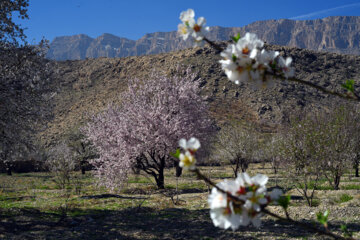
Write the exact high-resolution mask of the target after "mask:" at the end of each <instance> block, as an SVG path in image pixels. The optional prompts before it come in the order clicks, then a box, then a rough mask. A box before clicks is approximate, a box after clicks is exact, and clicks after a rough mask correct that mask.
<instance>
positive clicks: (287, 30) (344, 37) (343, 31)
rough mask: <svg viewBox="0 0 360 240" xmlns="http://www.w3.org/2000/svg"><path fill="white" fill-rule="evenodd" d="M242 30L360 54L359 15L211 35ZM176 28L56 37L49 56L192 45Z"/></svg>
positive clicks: (136, 52)
mask: <svg viewBox="0 0 360 240" xmlns="http://www.w3.org/2000/svg"><path fill="white" fill-rule="evenodd" d="M238 32H240V33H241V35H244V34H245V33H246V32H253V33H256V34H257V35H258V36H259V38H260V39H262V40H263V41H266V42H267V43H269V44H275V45H282V46H290V47H298V48H305V49H311V50H319V51H328V52H336V53H345V54H353V55H359V54H360V16H353V17H352V16H345V17H327V18H324V19H316V20H305V21H300V20H298V21H295V20H288V19H280V20H266V21H257V22H254V23H251V24H249V25H247V26H244V27H232V28H225V27H211V31H210V33H209V35H208V38H209V39H211V40H214V41H226V40H229V39H230V36H233V35H235V34H236V33H238ZM191 46H192V44H191V42H189V41H187V42H184V41H183V40H182V39H181V38H179V37H178V36H177V33H176V32H175V31H174V32H156V33H150V34H146V35H145V36H143V37H142V38H140V39H138V40H136V41H134V40H130V39H126V38H121V37H117V36H114V35H111V34H107V33H106V34H103V35H101V36H99V37H97V38H95V39H93V38H90V37H89V36H87V35H84V34H80V35H74V36H65V37H57V38H55V39H54V40H53V41H52V42H51V44H50V49H49V51H48V53H47V57H48V58H50V59H55V60H75V59H77V60H80V59H85V58H98V57H127V56H141V55H148V54H158V53H165V52H170V51H176V50H180V49H185V48H188V47H191Z"/></svg>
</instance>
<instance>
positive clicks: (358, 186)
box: [340, 184, 360, 190]
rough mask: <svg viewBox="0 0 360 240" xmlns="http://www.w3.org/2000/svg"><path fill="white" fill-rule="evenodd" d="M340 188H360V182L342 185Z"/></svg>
mask: <svg viewBox="0 0 360 240" xmlns="http://www.w3.org/2000/svg"><path fill="white" fill-rule="evenodd" d="M340 189H342V190H360V184H346V185H343V186H340Z"/></svg>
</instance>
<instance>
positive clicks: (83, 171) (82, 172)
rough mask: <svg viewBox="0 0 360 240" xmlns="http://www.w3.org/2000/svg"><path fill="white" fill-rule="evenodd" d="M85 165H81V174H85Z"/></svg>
mask: <svg viewBox="0 0 360 240" xmlns="http://www.w3.org/2000/svg"><path fill="white" fill-rule="evenodd" d="M85 171H86V170H85V167H84V166H81V174H85Z"/></svg>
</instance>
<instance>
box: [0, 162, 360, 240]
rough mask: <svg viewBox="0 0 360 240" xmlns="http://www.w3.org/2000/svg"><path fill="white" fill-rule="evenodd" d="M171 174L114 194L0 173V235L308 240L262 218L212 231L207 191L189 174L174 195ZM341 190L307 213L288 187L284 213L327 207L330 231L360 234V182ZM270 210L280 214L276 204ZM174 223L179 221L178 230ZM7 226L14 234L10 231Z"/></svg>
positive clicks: (254, 169)
mask: <svg viewBox="0 0 360 240" xmlns="http://www.w3.org/2000/svg"><path fill="white" fill-rule="evenodd" d="M201 171H202V172H203V173H204V174H206V175H208V176H209V177H210V178H211V179H212V180H213V181H215V182H219V181H221V180H222V179H224V178H230V177H232V169H231V167H230V166H223V167H201ZM258 172H259V173H265V174H267V175H268V176H269V177H270V181H269V184H268V186H269V187H273V186H274V185H275V181H274V179H275V176H274V175H273V173H272V170H271V168H270V166H267V165H265V166H262V165H261V164H253V165H251V168H250V169H249V173H250V174H255V173H258ZM174 174H175V173H174V169H169V170H167V171H166V174H165V188H166V189H165V190H158V189H156V186H155V184H154V181H153V179H152V178H149V177H147V176H145V175H132V176H130V178H129V181H128V183H127V184H126V185H125V186H124V188H123V189H121V190H120V191H116V192H109V191H108V190H106V189H104V188H98V187H96V185H95V180H94V178H93V177H92V176H91V174H90V173H87V174H86V175H81V174H79V173H74V176H76V178H77V179H78V181H76V182H72V184H70V185H69V186H68V188H67V189H65V190H61V189H59V188H58V186H57V185H56V184H55V182H54V181H53V176H52V175H51V174H50V173H26V174H15V175H14V176H6V175H0V213H1V219H2V220H1V222H0V232H2V234H0V238H4V239H18V238H19V237H20V236H21V237H20V238H22V239H33V238H35V239H37V238H47V239H55V238H56V237H57V236H58V235H57V234H58V232H57V231H58V230H59V229H61V231H62V232H63V233H64V235H62V238H64V239H73V238H82V237H84V236H85V237H88V234H90V232H88V230H86V229H87V228H86V227H93V228H94V230H96V231H99V235H98V236H104V234H105V232H106V234H108V239H113V238H120V239H121V236H122V237H124V238H132V239H154V238H155V239H156V238H168V239H181V238H190V239H199V238H200V237H202V236H201V235H199V234H203V235H204V236H207V237H209V239H211V238H221V236H227V237H228V238H229V239H231V238H236V236H238V235H237V234H240V233H241V234H242V236H245V235H246V236H247V237H248V238H249V239H269V238H274V239H297V238H301V237H303V236H305V237H309V238H310V239H311V238H312V235H311V234H308V233H306V232H304V231H301V230H298V231H297V232H296V234H295V233H294V232H293V231H292V230H289V229H288V227H287V226H286V225H281V224H280V225H279V223H275V222H274V221H273V219H271V218H264V221H265V223H264V225H267V226H265V227H264V228H261V229H253V228H249V229H250V230H249V229H240V230H239V231H236V232H232V231H223V230H220V229H216V228H214V227H213V226H212V224H211V220H210V217H209V214H208V206H207V197H208V190H209V188H208V186H207V185H206V184H205V183H204V182H203V181H201V180H198V179H196V177H195V176H194V175H193V174H192V173H190V172H184V173H183V175H182V176H181V177H180V178H179V179H178V194H177V193H176V178H175V177H174ZM279 179H280V181H279V186H280V187H284V188H285V187H286V188H288V187H289V186H290V185H291V184H289V180H288V179H286V178H281V176H280V178H279ZM324 186H326V183H324ZM346 186H352V187H353V188H354V189H352V190H351V189H350V190H344V189H342V190H339V191H333V190H317V191H316V198H317V201H318V206H317V207H311V208H310V207H308V206H307V204H306V201H305V200H304V199H302V198H301V196H300V194H299V193H298V192H297V191H296V190H295V189H289V191H288V194H291V196H292V197H293V198H294V200H293V201H292V203H291V206H290V214H291V216H292V217H294V218H295V219H299V220H302V219H305V220H315V216H316V213H317V212H318V211H324V210H325V209H329V210H330V213H331V214H330V220H331V221H332V223H333V224H334V225H331V226H332V227H333V228H334V229H338V228H339V225H340V224H344V223H345V224H348V226H349V228H350V229H351V230H353V231H356V232H357V233H356V234H357V235H356V236H358V237H360V208H359V207H360V194H359V190H357V189H358V187H359V186H360V179H358V178H354V177H353V178H349V176H346V177H345V178H344V179H343V182H342V185H341V188H346ZM75 187H77V188H78V190H79V189H80V192H79V191H77V192H76V191H75V190H74V189H75ZM345 195H346V196H345ZM344 196H345V197H344ZM344 199H345V200H346V201H345V200H344ZM271 208H272V210H273V211H275V212H277V213H279V214H282V210H281V209H280V208H279V207H276V206H272V207H271ZM89 219H90V220H89ZM124 219H125V220H124ZM114 221H115V222H116V223H115V222H114ZM142 221H144V222H143V224H142ZM154 221H157V222H162V223H163V225H165V226H166V225H168V227H165V226H163V225H161V226H160V225H158V224H157V223H156V224H155V223H154V224H155V225H154V226H153V227H151V223H152V222H154ZM187 221H188V223H187V224H185V223H186V222H187ZM24 222H26V223H27V225H26V224H25V225H24V226H28V227H24V226H23V225H21V223H24ZM110 222H113V223H112V224H111V223H110ZM179 222H183V223H182V224H180V225H179ZM192 222H194V223H192ZM95 223H96V224H95ZM34 224H35V225H36V226H37V225H38V226H39V227H38V230H37V231H33V230H31V229H33V227H34ZM72 224H73V225H74V226H77V227H78V234H75V235H74V234H73V226H72ZM170 224H172V225H171V226H170ZM174 224H175V225H176V226H175V227H174V226H173V225H174ZM193 224H199V226H201V227H202V228H203V229H205V230H206V229H208V230H209V231H210V230H211V232H207V231H205V232H204V231H200V230H199V231H198V232H197V233H191V234H192V235H189V234H190V233H189V232H187V231H186V230H189V229H188V226H187V225H193ZM136 225H138V226H137V227H136ZM54 226H59V229H58V230H56V229H57V228H54ZM193 227H195V228H197V227H198V226H197V227H196V226H193ZM14 228H15V229H17V230H16V231H15V230H12V229H14ZM175 229H178V231H175ZM59 231H60V230H59ZM189 231H190V230H189ZM190 232H191V231H190ZM100 233H102V235H101V234H100ZM143 233H144V234H143ZM160 233H161V235H159V234H160ZM245 233H246V234H245ZM243 234H245V235H243ZM95 235H96V234H95ZM89 236H90V235H89ZM96 236H97V235H96ZM90 239H98V238H97V237H95V238H90ZM314 239H315V238H314Z"/></svg>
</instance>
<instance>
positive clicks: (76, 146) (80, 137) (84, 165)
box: [66, 128, 98, 174]
mask: <svg viewBox="0 0 360 240" xmlns="http://www.w3.org/2000/svg"><path fill="white" fill-rule="evenodd" d="M66 138H67V139H68V146H69V148H70V149H71V151H72V152H73V153H74V159H75V162H76V168H77V169H80V171H81V173H82V174H85V172H86V170H87V169H90V168H91V165H90V163H89V162H90V161H91V160H92V159H95V158H97V157H98V154H97V153H96V151H95V149H94V147H93V146H92V145H91V143H90V142H89V141H87V139H86V136H85V135H84V134H83V133H82V132H81V131H80V129H79V128H76V129H71V131H70V132H69V133H68V134H67V136H66Z"/></svg>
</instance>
